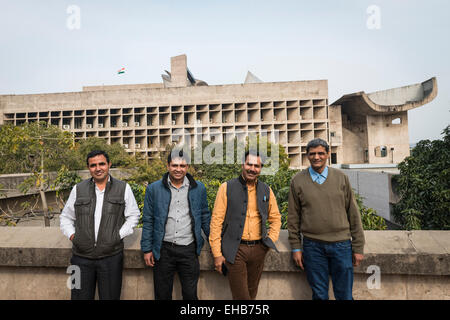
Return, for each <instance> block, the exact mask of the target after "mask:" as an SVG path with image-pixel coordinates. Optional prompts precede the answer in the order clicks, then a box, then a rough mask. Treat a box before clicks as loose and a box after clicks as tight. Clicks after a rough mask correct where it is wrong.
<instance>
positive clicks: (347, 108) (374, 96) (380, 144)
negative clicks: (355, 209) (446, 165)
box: [330, 78, 437, 164]
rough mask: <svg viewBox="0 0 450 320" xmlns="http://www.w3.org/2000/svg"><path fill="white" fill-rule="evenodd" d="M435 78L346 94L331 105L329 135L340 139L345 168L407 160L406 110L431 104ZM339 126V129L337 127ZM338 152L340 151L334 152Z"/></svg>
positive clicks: (336, 144) (434, 90)
mask: <svg viewBox="0 0 450 320" xmlns="http://www.w3.org/2000/svg"><path fill="white" fill-rule="evenodd" d="M436 95H437V81H436V78H431V79H429V80H427V81H424V82H422V83H418V84H414V85H409V86H404V87H401V88H393V89H388V90H383V91H377V92H373V93H368V94H366V93H364V92H357V93H353V94H347V95H344V96H343V97H341V98H340V99H338V100H337V101H335V102H333V103H332V104H331V105H330V135H331V136H334V135H336V136H338V137H339V136H340V134H341V132H342V141H340V140H339V141H337V142H333V139H331V145H332V148H334V147H337V148H338V147H340V148H341V149H340V151H341V152H342V153H343V160H342V162H336V163H344V164H355V163H370V164H388V163H393V164H396V163H399V162H401V161H403V159H405V158H406V157H407V156H409V150H410V147H409V138H408V110H411V109H413V108H417V107H420V106H422V105H424V104H426V103H428V102H430V101H432V100H433V99H434V98H435V97H436ZM340 123H341V124H342V126H339V124H340ZM337 152H339V150H337Z"/></svg>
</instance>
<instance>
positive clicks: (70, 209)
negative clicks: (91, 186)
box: [59, 183, 141, 242]
mask: <svg viewBox="0 0 450 320" xmlns="http://www.w3.org/2000/svg"><path fill="white" fill-rule="evenodd" d="M105 189H106V188H105ZM105 189H103V190H100V189H99V188H98V187H97V185H95V195H96V196H97V201H96V205H95V213H94V231H95V242H97V235H98V229H99V227H100V221H101V219H102V208H103V198H104V195H105ZM76 199H77V187H76V186H74V187H73V189H72V191H71V192H70V196H69V199H67V202H66V205H65V206H64V209H63V210H62V212H61V215H60V217H59V220H60V228H61V231H62V232H63V234H64V235H65V236H66V237H67V238H69V239H70V236H71V235H72V234H74V233H75V218H76V217H75V207H74V203H75V200H76ZM124 200H125V211H124V216H125V223H124V224H123V225H122V227H121V228H120V230H119V235H120V239H123V238H125V237H126V236H128V235H130V234H132V233H133V228H134V227H136V225H137V224H138V222H139V216H140V214H141V212H140V211H139V207H138V205H137V203H136V199H135V198H134V195H133V191H132V190H131V187H130V186H129V185H128V183H127V185H126V188H125V195H124Z"/></svg>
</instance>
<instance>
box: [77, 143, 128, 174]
mask: <svg viewBox="0 0 450 320" xmlns="http://www.w3.org/2000/svg"><path fill="white" fill-rule="evenodd" d="M75 150H76V156H77V161H78V162H77V169H86V157H87V155H88V153H89V152H91V151H93V150H103V151H106V153H108V155H109V160H110V161H111V162H112V167H113V168H119V167H120V168H124V167H133V166H135V165H136V161H135V158H134V157H133V156H132V155H129V154H128V153H127V152H126V151H125V149H124V147H123V146H122V145H121V144H119V143H113V144H108V143H107V142H106V140H105V139H102V138H98V137H89V138H87V139H85V140H80V141H79V142H78V143H77V144H76V147H75Z"/></svg>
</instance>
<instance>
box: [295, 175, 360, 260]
mask: <svg viewBox="0 0 450 320" xmlns="http://www.w3.org/2000/svg"><path fill="white" fill-rule="evenodd" d="M288 230H289V242H290V244H291V248H292V249H301V247H302V242H301V237H300V233H302V234H303V235H304V236H305V237H307V238H310V239H315V240H321V241H326V242H336V241H344V240H348V239H351V240H352V251H353V252H354V253H360V254H363V252H364V231H363V228H362V224H361V216H360V213H359V209H358V206H357V204H356V200H355V196H354V194H353V190H352V187H351V185H350V182H349V180H348V177H347V176H346V175H345V174H344V173H343V172H341V171H339V170H337V169H334V168H330V167H328V177H327V179H326V180H325V182H324V183H323V184H318V183H316V182H313V181H312V179H311V176H310V174H309V171H308V169H306V170H303V171H301V172H299V173H297V174H296V175H295V176H294V178H292V181H291V188H290V192H289V209H288Z"/></svg>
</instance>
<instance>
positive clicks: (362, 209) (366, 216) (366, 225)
mask: <svg viewBox="0 0 450 320" xmlns="http://www.w3.org/2000/svg"><path fill="white" fill-rule="evenodd" d="M355 198H356V203H357V204H358V208H359V213H360V214H361V222H362V225H363V229H364V230H386V229H387V226H386V221H385V220H384V219H383V217H380V216H378V215H377V211H376V210H374V209H372V208H369V207H366V206H365V205H364V202H363V199H364V198H363V197H361V196H360V195H359V194H358V193H355Z"/></svg>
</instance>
